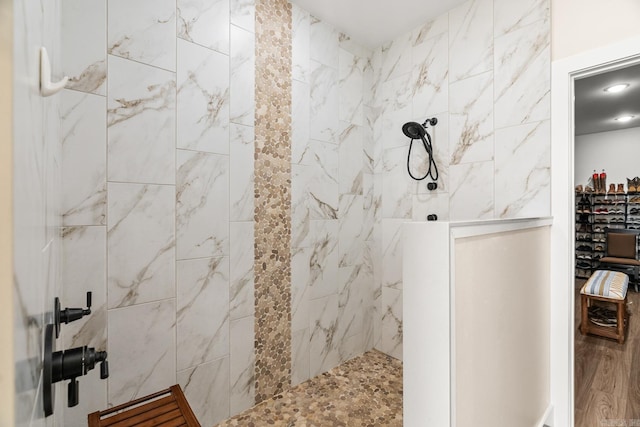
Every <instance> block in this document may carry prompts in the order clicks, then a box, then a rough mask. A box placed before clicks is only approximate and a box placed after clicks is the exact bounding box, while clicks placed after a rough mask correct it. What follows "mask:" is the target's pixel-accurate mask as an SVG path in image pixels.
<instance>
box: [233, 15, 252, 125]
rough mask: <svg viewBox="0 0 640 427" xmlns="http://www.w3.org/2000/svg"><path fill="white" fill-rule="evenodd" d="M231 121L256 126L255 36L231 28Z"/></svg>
mask: <svg viewBox="0 0 640 427" xmlns="http://www.w3.org/2000/svg"><path fill="white" fill-rule="evenodd" d="M230 61H231V80H230V81H231V85H230V91H231V121H232V122H233V123H239V124H243V125H247V126H253V124H254V110H255V91H254V86H255V83H254V80H255V68H256V67H255V36H254V34H253V33H251V32H249V31H247V30H244V29H242V28H239V27H236V26H235V25H232V26H231V54H230Z"/></svg>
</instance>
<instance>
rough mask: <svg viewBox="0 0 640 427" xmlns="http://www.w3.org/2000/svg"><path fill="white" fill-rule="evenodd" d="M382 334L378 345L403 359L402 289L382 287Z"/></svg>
mask: <svg viewBox="0 0 640 427" xmlns="http://www.w3.org/2000/svg"><path fill="white" fill-rule="evenodd" d="M381 300H382V335H381V339H380V343H379V347H377V348H378V349H379V350H380V351H382V352H383V353H386V354H388V355H389V356H392V357H395V358H396V359H400V360H402V291H400V290H397V289H391V288H387V287H384V286H383V287H382V297H381Z"/></svg>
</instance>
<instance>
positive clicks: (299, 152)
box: [291, 80, 311, 164]
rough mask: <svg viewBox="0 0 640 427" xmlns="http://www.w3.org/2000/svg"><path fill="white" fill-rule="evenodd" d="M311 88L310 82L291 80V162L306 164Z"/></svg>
mask: <svg viewBox="0 0 640 427" xmlns="http://www.w3.org/2000/svg"><path fill="white" fill-rule="evenodd" d="M310 97H311V89H310V87H309V84H308V83H303V82H300V81H297V80H293V81H292V82H291V163H297V164H304V159H305V158H306V157H307V156H308V154H307V153H306V151H307V147H308V146H309V128H310V126H311V105H310V103H311V101H310Z"/></svg>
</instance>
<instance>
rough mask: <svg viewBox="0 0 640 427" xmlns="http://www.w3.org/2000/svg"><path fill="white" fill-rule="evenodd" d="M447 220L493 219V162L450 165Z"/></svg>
mask: <svg viewBox="0 0 640 427" xmlns="http://www.w3.org/2000/svg"><path fill="white" fill-rule="evenodd" d="M449 172H450V174H451V190H450V193H449V197H450V201H449V208H450V211H449V219H450V220H451V221H463V220H476V219H490V218H493V217H494V213H493V210H494V165H493V162H492V161H491V162H478V163H466V164H462V165H451V168H450V170H449Z"/></svg>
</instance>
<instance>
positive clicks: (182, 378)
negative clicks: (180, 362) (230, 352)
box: [177, 357, 231, 426]
mask: <svg viewBox="0 0 640 427" xmlns="http://www.w3.org/2000/svg"><path fill="white" fill-rule="evenodd" d="M177 378H178V384H180V387H182V390H183V391H184V395H185V397H186V398H187V401H188V402H189V406H191V409H193V412H194V413H195V416H196V418H198V421H200V423H201V424H202V425H205V426H207V425H215V424H217V423H219V422H220V421H222V420H225V419H227V418H229V416H230V415H231V413H230V412H229V404H230V397H229V358H228V357H224V358H222V359H218V360H215V361H213V362H210V363H205V364H203V365H198V366H197V367H195V368H194V369H187V370H184V371H180V372H178V374H177Z"/></svg>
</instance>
